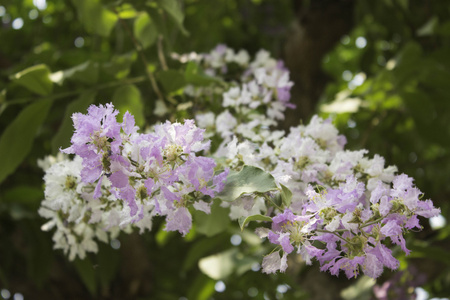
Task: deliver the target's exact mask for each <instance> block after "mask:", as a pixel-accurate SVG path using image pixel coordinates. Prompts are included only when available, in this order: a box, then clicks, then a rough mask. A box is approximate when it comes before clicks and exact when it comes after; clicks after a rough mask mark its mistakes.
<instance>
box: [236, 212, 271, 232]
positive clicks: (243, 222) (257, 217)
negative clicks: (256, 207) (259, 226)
mask: <svg viewBox="0 0 450 300" xmlns="http://www.w3.org/2000/svg"><path fill="white" fill-rule="evenodd" d="M251 221H264V222H272V218H271V217H268V216H263V215H253V216H248V217H241V218H239V227H241V230H244V227H245V225H247V224H248V223H250V222H251Z"/></svg>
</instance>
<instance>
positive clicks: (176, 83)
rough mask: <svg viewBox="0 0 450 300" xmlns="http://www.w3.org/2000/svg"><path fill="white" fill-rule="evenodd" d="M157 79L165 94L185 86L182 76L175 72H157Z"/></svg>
mask: <svg viewBox="0 0 450 300" xmlns="http://www.w3.org/2000/svg"><path fill="white" fill-rule="evenodd" d="M158 79H159V81H160V82H161V83H162V85H163V87H164V90H165V91H166V92H167V93H170V92H174V91H176V90H179V89H180V88H182V87H184V86H185V85H186V81H185V80H184V76H183V74H182V73H180V72H178V71H175V70H167V71H161V72H159V73H158Z"/></svg>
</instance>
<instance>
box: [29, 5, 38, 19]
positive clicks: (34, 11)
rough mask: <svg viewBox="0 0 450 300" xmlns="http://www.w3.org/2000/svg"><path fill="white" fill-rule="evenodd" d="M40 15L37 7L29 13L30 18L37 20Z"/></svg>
mask: <svg viewBox="0 0 450 300" xmlns="http://www.w3.org/2000/svg"><path fill="white" fill-rule="evenodd" d="M38 16H39V12H38V11H37V9H34V8H33V9H32V10H30V12H29V13H28V18H30V19H31V20H35V19H36V18H37V17H38Z"/></svg>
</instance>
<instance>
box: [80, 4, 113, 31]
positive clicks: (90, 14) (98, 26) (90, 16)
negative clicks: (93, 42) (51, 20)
mask: <svg viewBox="0 0 450 300" xmlns="http://www.w3.org/2000/svg"><path fill="white" fill-rule="evenodd" d="M72 3H73V5H74V6H75V7H76V9H77V13H78V19H79V20H80V22H81V23H82V24H83V25H84V28H85V29H86V31H87V32H89V33H95V34H98V35H101V36H104V37H108V36H109V34H110V33H111V30H112V29H113V27H114V25H115V24H116V22H117V19H118V18H117V16H116V15H115V14H114V13H113V12H111V11H109V10H107V9H105V8H104V7H103V6H102V4H101V3H100V1H99V0H72Z"/></svg>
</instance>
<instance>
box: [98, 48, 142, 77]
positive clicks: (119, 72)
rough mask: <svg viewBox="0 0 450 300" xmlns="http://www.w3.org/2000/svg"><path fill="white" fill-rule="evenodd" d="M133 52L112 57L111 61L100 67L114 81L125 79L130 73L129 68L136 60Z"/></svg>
mask: <svg viewBox="0 0 450 300" xmlns="http://www.w3.org/2000/svg"><path fill="white" fill-rule="evenodd" d="M136 57H137V54H136V52H135V51H130V52H128V53H126V54H123V55H116V56H113V57H112V59H111V60H110V61H109V62H107V63H104V64H103V65H102V69H103V71H104V72H105V73H106V74H107V75H109V76H112V77H114V78H116V79H121V78H125V77H126V76H128V74H129V73H130V67H131V64H132V63H133V61H135V60H136Z"/></svg>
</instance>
